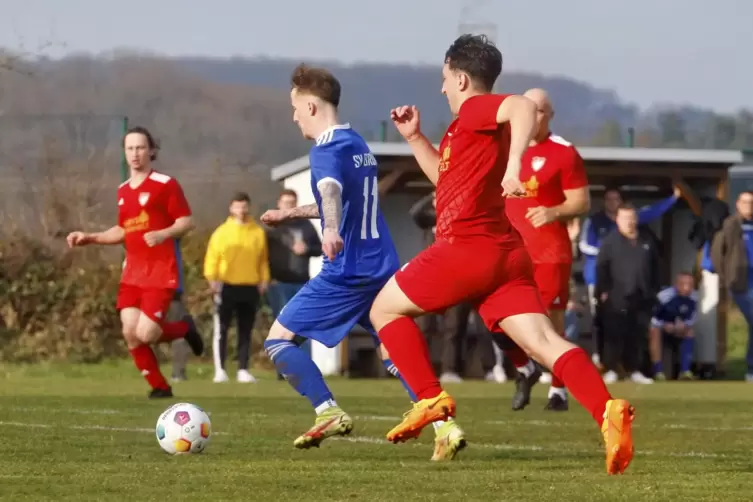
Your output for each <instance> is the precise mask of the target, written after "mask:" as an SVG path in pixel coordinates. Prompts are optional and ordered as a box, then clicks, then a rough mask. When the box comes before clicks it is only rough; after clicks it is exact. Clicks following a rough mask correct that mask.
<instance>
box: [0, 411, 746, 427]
mask: <svg viewBox="0 0 753 502" xmlns="http://www.w3.org/2000/svg"><path fill="white" fill-rule="evenodd" d="M5 409H6V410H10V411H15V412H20V413H50V409H49V408H39V407H34V406H32V407H27V406H10V407H7V408H5ZM59 412H60V414H65V413H72V414H76V415H111V416H112V415H127V413H125V412H123V411H122V410H113V409H105V408H103V409H91V410H88V409H82V408H65V409H61V410H60V411H59ZM207 413H208V415H209V416H210V418H211V416H212V413H211V412H209V411H208V412H207ZM246 416H248V417H252V418H253V417H257V418H270V415H267V414H264V413H250V414H247V415H246ZM353 420H356V421H358V420H361V421H367V422H392V421H399V420H401V417H398V416H389V415H353ZM3 423H5V422H0V425H2V424H3ZM8 423H12V422H8ZM483 423H484V424H485V425H501V426H507V427H510V426H525V427H557V428H559V429H561V428H563V427H578V428H582V427H583V424H581V423H573V422H567V421H559V420H557V421H548V420H535V419H531V420H520V419H518V420H485V421H484V422H483ZM18 424H21V422H18ZM36 425H37V426H38V427H48V425H46V424H36ZM19 426H20V425H19ZM30 427H31V426H30ZM49 427H52V426H51V425H50V426H49ZM82 427H83V426H82ZM633 428H634V429H639V428H642V429H669V430H688V431H704V432H753V426H738V427H731V426H708V425H691V424H677V423H673V424H648V425H646V424H634V425H633ZM144 430H149V431H151V429H143V430H142V431H134V432H143V431H144ZM124 432H127V430H124Z"/></svg>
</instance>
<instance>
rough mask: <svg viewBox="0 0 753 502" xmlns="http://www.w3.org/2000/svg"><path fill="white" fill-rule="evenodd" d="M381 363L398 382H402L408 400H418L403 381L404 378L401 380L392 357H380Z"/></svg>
mask: <svg viewBox="0 0 753 502" xmlns="http://www.w3.org/2000/svg"><path fill="white" fill-rule="evenodd" d="M382 364H384V367H385V368H387V371H389V372H390V373H392V375H394V376H396V377H397V378H398V379H399V380H400V383H401V384H403V387H405V390H406V391H408V395H409V396H410V400H411V401H413V402H414V403H415V402H416V401H418V398H416V395H415V394H414V393H413V391H412V390H410V387H408V384H407V383H405V380H403V377H402V376H400V372H399V371H397V366H395V365H394V364H393V362H392V359H382Z"/></svg>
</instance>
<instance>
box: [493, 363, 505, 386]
mask: <svg viewBox="0 0 753 502" xmlns="http://www.w3.org/2000/svg"><path fill="white" fill-rule="evenodd" d="M492 375H494V381H495V382H497V383H505V382H506V381H507V373H505V369H504V368H503V367H502V365H501V364H495V365H494V368H492Z"/></svg>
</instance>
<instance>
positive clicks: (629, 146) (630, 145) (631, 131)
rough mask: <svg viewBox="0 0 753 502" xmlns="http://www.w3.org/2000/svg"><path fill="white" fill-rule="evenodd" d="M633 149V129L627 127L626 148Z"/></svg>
mask: <svg viewBox="0 0 753 502" xmlns="http://www.w3.org/2000/svg"><path fill="white" fill-rule="evenodd" d="M633 147H635V127H628V148H633Z"/></svg>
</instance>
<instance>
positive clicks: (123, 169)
mask: <svg viewBox="0 0 753 502" xmlns="http://www.w3.org/2000/svg"><path fill="white" fill-rule="evenodd" d="M122 125H123V134H122V136H121V138H120V141H121V146H122V142H123V137H125V134H126V132H128V116H123V124H122ZM120 177H121V178H122V180H123V181H126V180H127V179H128V162H127V161H126V156H125V151H123V157H121V159H120Z"/></svg>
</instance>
